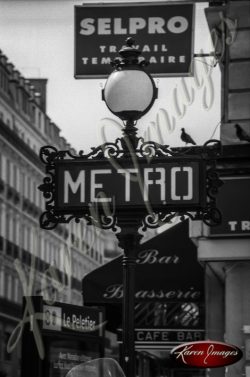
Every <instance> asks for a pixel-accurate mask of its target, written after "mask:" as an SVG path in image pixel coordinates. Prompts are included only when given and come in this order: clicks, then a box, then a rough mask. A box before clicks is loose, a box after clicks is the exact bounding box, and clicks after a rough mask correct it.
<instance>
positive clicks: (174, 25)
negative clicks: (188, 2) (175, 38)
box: [167, 16, 188, 34]
mask: <svg viewBox="0 0 250 377" xmlns="http://www.w3.org/2000/svg"><path fill="white" fill-rule="evenodd" d="M167 27H168V30H169V31H171V33H175V34H180V33H184V31H186V30H187V28H188V22H187V20H186V18H184V17H181V16H176V17H172V18H170V20H169V21H168V24H167Z"/></svg>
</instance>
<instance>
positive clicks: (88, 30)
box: [80, 18, 95, 35]
mask: <svg viewBox="0 0 250 377" xmlns="http://www.w3.org/2000/svg"><path fill="white" fill-rule="evenodd" d="M94 22H95V20H94V19H93V18H84V19H83V20H82V21H81V22H80V26H81V30H80V34H82V35H91V34H93V33H94V32H95V27H94V25H93V23H94Z"/></svg>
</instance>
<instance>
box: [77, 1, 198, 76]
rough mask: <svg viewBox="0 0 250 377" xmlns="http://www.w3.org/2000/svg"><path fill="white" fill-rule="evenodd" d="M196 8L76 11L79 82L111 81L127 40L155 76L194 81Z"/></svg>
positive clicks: (103, 7) (86, 6)
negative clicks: (113, 69) (139, 53)
mask: <svg viewBox="0 0 250 377" xmlns="http://www.w3.org/2000/svg"><path fill="white" fill-rule="evenodd" d="M193 24H194V5H193V4H191V3H190V4H176V3H175V4H169V3H168V4H163V3H146V4H145V3H143V4H142V3H141V4H140V3H137V4H127V3H119V4H117V3H113V4H103V3H102V4H84V5H82V6H75V72H74V75H75V78H97V77H100V78H101V77H107V76H108V75H109V74H110V73H111V71H112V68H111V66H110V62H111V61H112V60H114V59H115V58H116V57H118V56H119V53H118V52H119V50H120V49H121V47H122V46H123V45H124V44H125V40H126V38H127V37H132V38H133V39H134V40H135V44H136V46H137V47H138V48H139V49H140V50H141V51H142V57H143V58H145V59H146V60H147V61H149V63H150V65H149V66H148V68H147V70H148V72H149V73H151V74H152V75H154V76H159V77H160V76H163V77H164V76H190V75H191V74H192V57H193V33H194V31H193V29H194V26H193Z"/></svg>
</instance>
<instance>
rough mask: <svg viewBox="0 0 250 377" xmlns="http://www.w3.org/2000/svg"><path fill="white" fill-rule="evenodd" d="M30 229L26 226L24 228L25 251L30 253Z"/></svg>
mask: <svg viewBox="0 0 250 377" xmlns="http://www.w3.org/2000/svg"><path fill="white" fill-rule="evenodd" d="M30 236H31V234H30V227H28V226H27V228H26V249H27V250H28V251H30V247H31V239H30Z"/></svg>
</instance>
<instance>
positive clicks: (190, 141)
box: [181, 128, 196, 145]
mask: <svg viewBox="0 0 250 377" xmlns="http://www.w3.org/2000/svg"><path fill="white" fill-rule="evenodd" d="M181 140H182V141H184V143H186V144H193V145H196V142H195V141H194V140H193V139H192V138H191V136H190V135H189V134H187V133H186V132H185V128H182V129H181Z"/></svg>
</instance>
